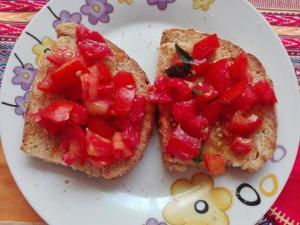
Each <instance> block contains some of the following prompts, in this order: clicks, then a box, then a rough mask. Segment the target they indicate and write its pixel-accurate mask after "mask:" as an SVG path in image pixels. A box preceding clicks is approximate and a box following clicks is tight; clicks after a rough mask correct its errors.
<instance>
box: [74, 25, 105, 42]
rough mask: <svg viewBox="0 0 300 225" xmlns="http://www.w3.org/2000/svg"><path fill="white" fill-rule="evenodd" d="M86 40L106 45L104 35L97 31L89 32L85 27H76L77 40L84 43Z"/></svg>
mask: <svg viewBox="0 0 300 225" xmlns="http://www.w3.org/2000/svg"><path fill="white" fill-rule="evenodd" d="M86 39H90V40H94V41H97V42H102V43H105V39H104V38H103V37H102V35H101V34H100V33H98V32H96V31H92V30H89V29H88V28H87V27H85V26H84V25H77V27H76V40H77V41H83V40H86Z"/></svg>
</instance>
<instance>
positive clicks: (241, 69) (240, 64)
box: [229, 52, 249, 82]
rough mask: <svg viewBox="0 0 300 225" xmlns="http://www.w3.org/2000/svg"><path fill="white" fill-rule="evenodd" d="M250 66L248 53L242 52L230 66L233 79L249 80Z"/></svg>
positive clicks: (237, 80)
mask: <svg viewBox="0 0 300 225" xmlns="http://www.w3.org/2000/svg"><path fill="white" fill-rule="evenodd" d="M248 67H249V62H248V56H247V53H245V52H242V53H240V54H239V55H238V56H237V57H236V58H235V59H234V60H233V63H232V64H231V66H230V68H229V70H230V76H231V79H232V80H233V81H235V82H239V81H241V80H247V76H248Z"/></svg>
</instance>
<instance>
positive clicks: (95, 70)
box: [89, 62, 113, 82]
mask: <svg viewBox="0 0 300 225" xmlns="http://www.w3.org/2000/svg"><path fill="white" fill-rule="evenodd" d="M89 71H90V73H91V74H93V75H96V76H98V79H99V81H101V82H110V81H111V80H112V77H113V76H112V73H111V72H110V70H109V68H108V67H107V66H106V64H105V63H103V62H99V63H97V64H95V65H93V66H91V67H89Z"/></svg>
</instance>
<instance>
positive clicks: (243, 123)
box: [228, 111, 262, 136]
mask: <svg viewBox="0 0 300 225" xmlns="http://www.w3.org/2000/svg"><path fill="white" fill-rule="evenodd" d="M261 125H262V119H260V118H259V117H258V116H257V115H255V114H251V115H250V116H244V115H243V113H242V112H241V111H238V112H236V113H235V114H234V116H233V118H232V120H231V122H230V124H229V125H228V128H229V130H230V131H231V132H232V133H235V134H239V135H243V136H247V135H250V134H252V133H253V132H255V131H256V130H257V129H258V128H260V126H261Z"/></svg>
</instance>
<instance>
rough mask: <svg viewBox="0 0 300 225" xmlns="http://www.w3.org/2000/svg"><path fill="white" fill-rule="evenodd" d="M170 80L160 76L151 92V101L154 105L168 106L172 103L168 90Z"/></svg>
mask: <svg viewBox="0 0 300 225" xmlns="http://www.w3.org/2000/svg"><path fill="white" fill-rule="evenodd" d="M169 80H170V79H169V78H168V77H167V76H165V75H159V76H158V78H157V79H156V81H155V83H154V85H153V86H152V87H151V88H150V90H149V100H150V101H151V102H153V103H158V104H168V103H171V102H172V97H171V96H170V93H169V90H168V83H169Z"/></svg>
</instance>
